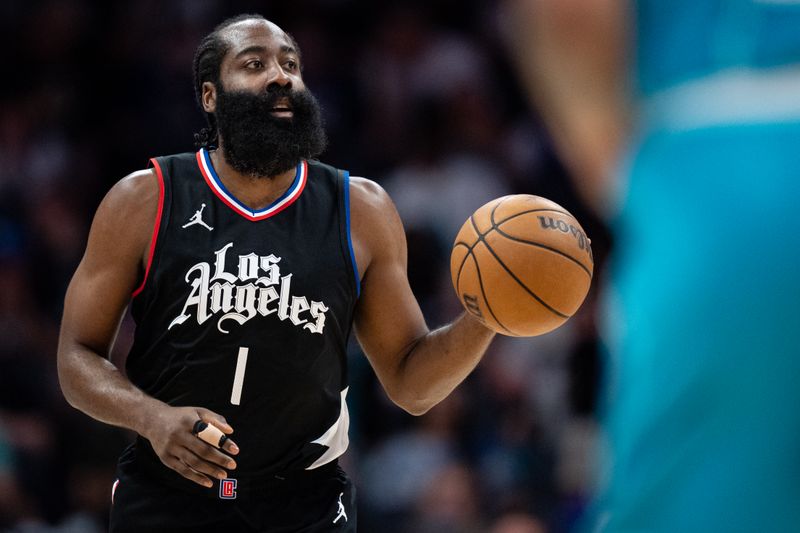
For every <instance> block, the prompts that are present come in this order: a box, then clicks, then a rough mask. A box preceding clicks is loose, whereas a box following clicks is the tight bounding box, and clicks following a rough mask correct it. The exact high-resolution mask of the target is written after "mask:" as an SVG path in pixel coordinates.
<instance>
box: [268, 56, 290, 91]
mask: <svg viewBox="0 0 800 533" xmlns="http://www.w3.org/2000/svg"><path fill="white" fill-rule="evenodd" d="M270 85H279V86H281V87H286V88H289V89H291V88H292V78H291V77H289V74H288V73H287V72H286V71H285V70H284V69H283V66H281V65H279V64H278V63H277V62H276V63H274V64H273V65H272V68H271V69H270V70H269V77H268V78H267V86H268V87H269V86H270Z"/></svg>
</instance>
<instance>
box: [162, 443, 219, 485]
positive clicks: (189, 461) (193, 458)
mask: <svg viewBox="0 0 800 533" xmlns="http://www.w3.org/2000/svg"><path fill="white" fill-rule="evenodd" d="M175 455H176V456H177V457H178V459H180V460H181V462H183V463H184V464H185V465H186V466H188V467H190V468H191V469H192V470H195V471H196V472H198V473H200V474H205V475H206V476H208V477H211V478H216V479H225V478H226V477H228V472H226V471H225V470H223V469H222V468H220V467H219V466H218V465H215V464H213V463H210V462H208V461H206V460H205V459H203V458H201V457H200V456H198V455H197V454H195V453H194V452H193V451H192V450H190V449H187V448H184V449H182V450H179V451H178V452H177V453H176V454H175Z"/></svg>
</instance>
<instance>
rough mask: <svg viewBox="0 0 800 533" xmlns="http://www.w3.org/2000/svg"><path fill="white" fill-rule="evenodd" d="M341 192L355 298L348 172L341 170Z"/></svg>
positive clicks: (358, 285) (355, 267)
mask: <svg viewBox="0 0 800 533" xmlns="http://www.w3.org/2000/svg"><path fill="white" fill-rule="evenodd" d="M342 193H343V196H344V226H345V233H346V235H347V249H348V252H349V253H350V265H351V266H352V267H353V281H354V283H355V287H356V298H358V297H359V296H361V279H360V278H359V275H358V264H357V263H356V254H355V252H354V251H353V238H352V235H351V232H350V172H349V171H347V170H343V171H342Z"/></svg>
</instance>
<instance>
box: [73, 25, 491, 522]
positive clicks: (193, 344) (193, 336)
mask: <svg viewBox="0 0 800 533" xmlns="http://www.w3.org/2000/svg"><path fill="white" fill-rule="evenodd" d="M300 65H301V58H300V52H299V50H298V48H297V44H296V43H295V42H294V40H293V39H292V38H291V37H290V36H289V35H287V34H286V33H284V31H283V30H281V29H280V28H279V27H278V26H276V25H275V24H273V23H271V22H269V21H267V20H265V19H264V18H263V17H261V16H258V15H247V16H240V17H237V18H234V19H231V20H228V21H226V22H224V23H223V24H221V25H220V26H218V27H217V28H216V29H215V30H214V32H213V33H211V34H210V35H209V36H207V37H206V38H205V39H204V40H203V41H202V43H201V45H200V47H199V48H198V51H197V54H196V56H195V60H194V72H195V85H196V86H195V89H196V92H197V97H198V100H199V103H200V105H201V106H202V108H203V110H204V111H205V113H206V115H207V117H208V120H209V128H208V129H206V130H204V131H203V132H202V133H201V134H200V135H199V136H198V140H199V142H200V144H201V148H200V150H199V151H198V152H197V153H188V154H180V155H173V156H167V157H158V158H155V159H153V160H152V167H151V168H149V169H147V170H142V171H139V172H134V173H133V174H131V175H130V176H128V177H126V178H125V179H123V180H122V181H120V182H119V183H117V184H116V185H115V186H114V187H113V188H112V189H111V191H110V192H109V193H108V195H107V196H106V198H105V199H104V200H103V202H102V203H101V205H100V206H99V208H98V210H97V213H96V216H95V219H94V222H93V225H92V229H91V232H90V235H89V240H88V244H87V248H86V253H85V256H84V257H83V260H82V262H81V263H80V265H79V267H78V269H77V272H76V273H75V276H74V278H73V280H72V282H71V284H70V287H69V289H68V291H67V296H66V302H65V309H64V318H63V324H62V330H61V339H60V346H59V353H58V363H59V376H60V380H61V385H62V388H63V391H64V394H65V396H66V398H67V399H68V400H69V402H70V403H71V404H72V405H74V406H75V407H77V408H78V409H80V410H82V411H84V412H85V413H87V414H88V415H90V416H92V417H94V418H96V419H98V420H101V421H103V422H106V423H109V424H114V425H117V426H121V427H125V428H129V429H131V430H133V431H135V432H136V433H137V434H138V438H137V439H136V442H135V443H134V444H133V445H132V446H131V447H129V448H128V449H127V450H126V451H125V452H124V454H123V456H122V458H121V460H120V462H119V469H118V473H119V479H118V481H117V483H115V486H114V495H113V507H112V512H111V529H112V531H135V532H142V531H154V530H158V531H170V532H178V531H192V532H196V531H205V530H215V531H251V530H252V531H355V528H356V520H357V518H356V509H355V507H354V502H355V491H354V489H353V486H352V483H351V482H350V480H349V479H348V478H347V476H346V475H345V474H344V472H342V470H341V469H340V468H339V467H338V466H337V458H338V457H339V456H340V455H341V454H342V453H344V451H345V449H346V448H347V444H348V438H347V429H348V413H347V404H346V395H347V368H346V354H345V347H346V343H347V339H348V336H349V334H350V330H351V327H353V328H354V330H355V333H356V336H357V338H358V340H359V342H360V343H361V346H362V347H363V349H364V352H365V353H366V354H367V356H368V358H369V360H370V362H371V364H372V366H373V368H374V369H375V372H376V374H377V376H378V378H379V379H380V381H381V383H382V385H383V387H384V389H385V390H386V393H387V394H388V396H389V397H390V398H391V399H392V400H393V401H394V402H395V403H397V404H398V405H399V406H401V407H402V408H404V409H405V410H407V411H408V412H410V413H412V414H422V413H424V412H426V411H427V410H428V409H430V408H431V407H432V406H433V405H435V404H436V403H438V402H439V401H441V400H442V399H444V398H445V397H446V396H447V395H448V394H449V393H450V392H451V391H452V390H453V389H454V388H455V387H456V386H457V385H458V384H459V383H460V382H461V381H462V380H463V379H464V378H465V377H466V376H467V375H468V374H469V373H470V371H471V370H472V369H473V368H474V367H475V365H476V364H477V363H478V361H479V360H480V358H481V356H482V354H483V353H484V351H485V349H486V348H487V346H488V344H489V342H490V340H491V339H492V337H493V333H492V332H491V331H490V330H488V329H487V328H485V327H484V326H482V325H481V324H480V323H478V322H477V321H476V320H475V319H473V318H471V317H470V315H468V314H464V315H462V316H461V317H460V318H458V319H457V320H456V321H454V322H453V323H451V324H450V325H448V326H446V327H443V328H441V329H438V330H436V331H433V332H431V331H429V330H428V328H427V327H426V324H425V321H424V319H423V317H422V314H421V312H420V309H419V306H418V304H417V302H416V300H415V298H414V296H413V295H412V293H411V290H410V288H409V284H408V280H407V277H406V244H405V240H404V232H403V227H402V224H401V222H400V219H399V218H398V216H397V213H396V211H395V209H394V206H393V204H392V202H391V200H390V199H389V198H388V197H387V195H386V194H385V193H384V191H383V190H382V189H381V188H380V187H378V186H377V185H376V184H374V183H372V182H370V181H368V180H366V179H363V178H355V177H349V175H348V173H347V172H346V171H341V170H337V169H334V168H332V167H330V166H327V165H325V164H322V163H320V162H317V161H314V160H313V158H314V157H316V156H317V155H318V154H319V153H321V152H322V150H323V148H324V146H325V134H324V132H323V129H322V126H321V122H320V110H319V108H318V105H317V102H316V100H315V99H314V97H313V96H312V95H311V93H310V92H309V91H308V89H306V87H305V86H304V84H303V77H302V75H301V68H300ZM129 303H130V305H131V310H132V314H133V317H134V319H135V321H136V332H135V338H134V343H133V347H132V349H131V351H130V354H129V356H128V358H127V363H126V370H127V376H126V375H124V374H123V373H121V372H120V371H119V370H118V369H117V368H115V367H114V366H113V365H112V364H111V363H110V362H109V361H108V360H107V356H108V353H109V351H110V349H111V346H112V344H113V342H114V337H115V335H116V331H117V328H118V325H119V322H120V319H121V317H122V316H123V312H124V310H125V308H126V306H127V305H128V304H129ZM215 428H216V429H215Z"/></svg>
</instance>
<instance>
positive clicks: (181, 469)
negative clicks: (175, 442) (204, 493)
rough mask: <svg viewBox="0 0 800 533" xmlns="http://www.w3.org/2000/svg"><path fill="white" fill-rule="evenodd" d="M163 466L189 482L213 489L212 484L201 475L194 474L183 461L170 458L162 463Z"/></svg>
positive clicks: (174, 457)
mask: <svg viewBox="0 0 800 533" xmlns="http://www.w3.org/2000/svg"><path fill="white" fill-rule="evenodd" d="M164 464H165V465H167V466H168V467H170V468H171V469H173V470H174V471H176V472H177V473H179V474H180V475H182V476H183V477H185V478H186V479H188V480H189V481H194V482H195V483H197V484H198V485H202V486H203V487H209V488H210V487H213V486H214V483H213V482H212V481H211V480H210V479H209V478H208V477H207V476H204V475H203V474H200V473H199V472H196V471H194V470H192V469H191V468H189V467H188V466H187V465H186V464H185V463H184V462H183V461H181V460H180V459H179V458H178V457H176V456H174V455H173V456H170V457H169V458H167V459H166V460H165V461H164Z"/></svg>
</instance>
